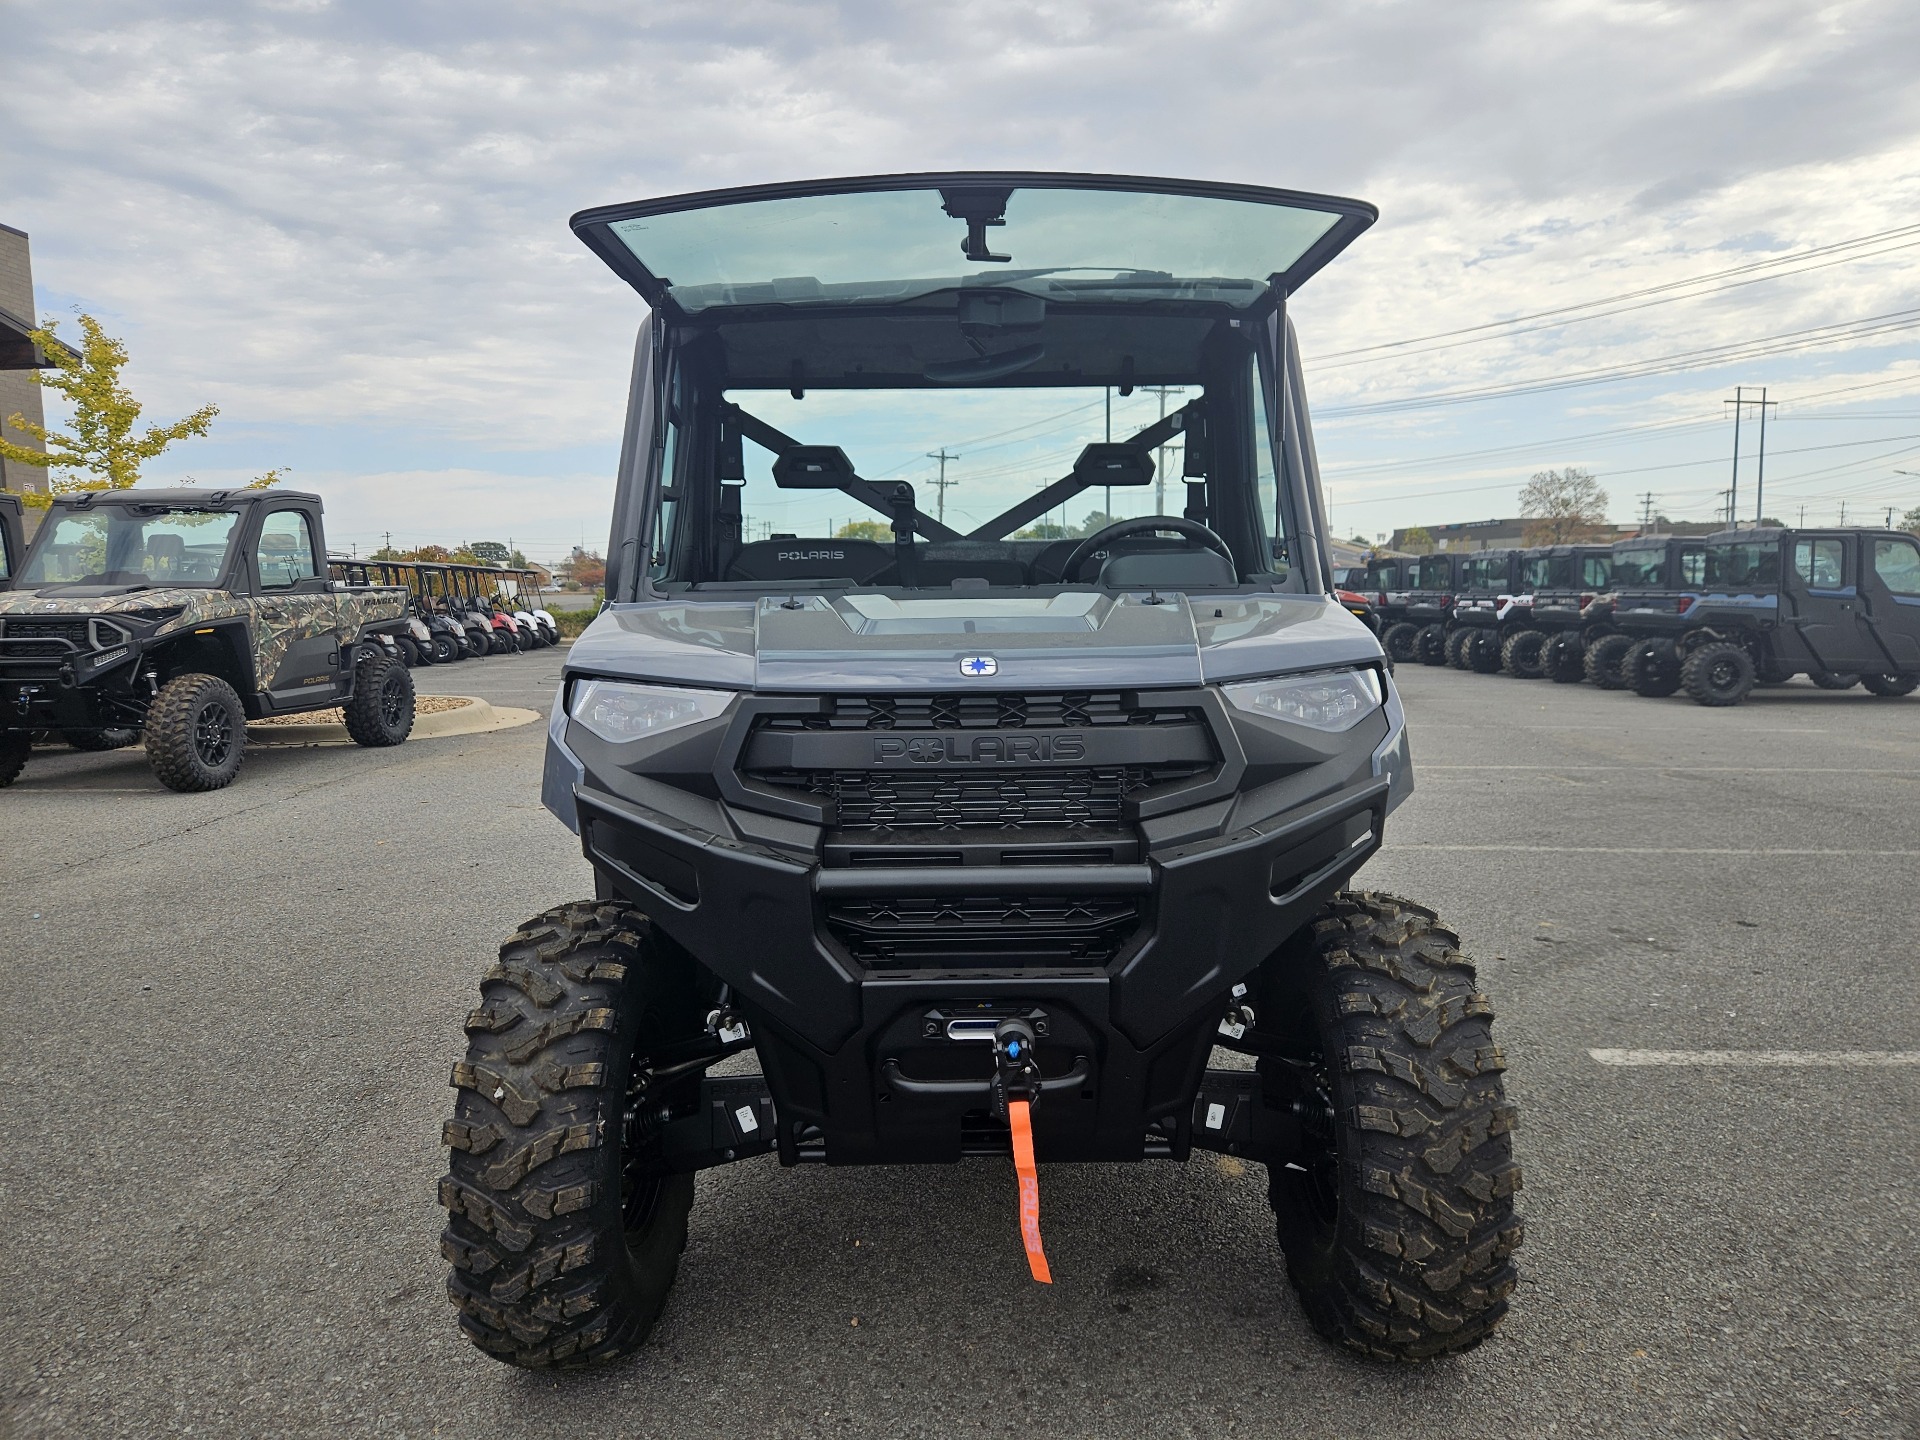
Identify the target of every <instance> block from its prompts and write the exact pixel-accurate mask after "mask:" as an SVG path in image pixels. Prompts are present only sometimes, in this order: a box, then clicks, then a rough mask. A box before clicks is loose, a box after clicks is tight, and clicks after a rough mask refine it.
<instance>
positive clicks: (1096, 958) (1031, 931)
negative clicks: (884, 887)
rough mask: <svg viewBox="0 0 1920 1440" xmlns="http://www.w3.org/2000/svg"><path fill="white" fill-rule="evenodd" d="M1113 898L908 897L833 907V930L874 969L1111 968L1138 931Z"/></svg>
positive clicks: (1134, 912)
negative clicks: (979, 967) (982, 966)
mask: <svg viewBox="0 0 1920 1440" xmlns="http://www.w3.org/2000/svg"><path fill="white" fill-rule="evenodd" d="M1140 918H1141V917H1140V907H1139V904H1138V903H1137V902H1136V901H1133V900H1130V899H1127V898H1125V897H1122V896H1114V895H1013V896H999V895H952V896H903V897H892V896H889V897H886V898H875V899H860V900H835V901H830V902H828V904H827V907H826V922H827V928H828V930H829V931H831V932H832V933H833V935H834V936H835V937H836V938H837V939H838V940H839V941H840V942H841V943H842V944H843V945H845V946H846V947H847V950H848V952H849V953H850V954H851V955H852V956H853V958H854V959H855V960H858V961H859V962H860V963H861V964H863V965H868V966H872V967H876V968H883V969H884V968H894V969H915V968H927V967H945V966H956V965H969V966H971V965H987V966H1054V967H1093V966H1101V965H1105V964H1107V963H1108V962H1109V961H1110V960H1112V959H1113V957H1114V956H1115V955H1116V954H1117V953H1119V950H1120V947H1121V946H1122V945H1124V944H1125V943H1126V942H1127V940H1128V939H1129V938H1130V937H1131V936H1132V935H1133V933H1134V932H1135V931H1136V930H1137V929H1138V928H1139V925H1140Z"/></svg>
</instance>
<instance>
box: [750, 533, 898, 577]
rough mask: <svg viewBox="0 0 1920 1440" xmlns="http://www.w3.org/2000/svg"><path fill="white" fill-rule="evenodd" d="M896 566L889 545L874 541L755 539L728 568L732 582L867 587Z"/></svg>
mask: <svg viewBox="0 0 1920 1440" xmlns="http://www.w3.org/2000/svg"><path fill="white" fill-rule="evenodd" d="M891 564H893V551H892V549H891V548H890V547H889V546H885V545H876V544H874V542H873V541H871V540H756V541H754V542H753V543H752V544H751V545H742V546H741V547H740V550H739V553H738V554H736V555H735V556H734V557H733V563H732V564H731V565H729V566H728V567H727V576H726V578H727V579H729V580H766V581H772V582H775V583H778V582H779V581H782V580H838V579H842V578H844V579H848V580H851V581H853V582H854V583H855V584H859V585H864V584H867V583H868V582H870V581H871V580H872V579H873V578H874V577H875V576H876V575H878V574H880V573H881V572H882V571H883V570H885V569H886V568H887V567H888V566H889V565H891Z"/></svg>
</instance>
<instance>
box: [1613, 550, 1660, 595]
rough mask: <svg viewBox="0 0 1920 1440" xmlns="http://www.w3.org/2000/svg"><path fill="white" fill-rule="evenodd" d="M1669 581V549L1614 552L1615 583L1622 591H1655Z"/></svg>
mask: <svg viewBox="0 0 1920 1440" xmlns="http://www.w3.org/2000/svg"><path fill="white" fill-rule="evenodd" d="M1666 581H1667V547H1666V546H1664V545H1657V546H1654V547H1652V548H1650V549H1644V550H1616V551H1614V552H1613V583H1614V584H1615V585H1616V586H1618V587H1619V588H1620V589H1622V590H1655V589H1658V588H1659V587H1660V586H1662V585H1664V584H1666Z"/></svg>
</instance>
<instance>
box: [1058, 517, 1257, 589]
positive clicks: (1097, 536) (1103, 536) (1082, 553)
mask: <svg viewBox="0 0 1920 1440" xmlns="http://www.w3.org/2000/svg"><path fill="white" fill-rule="evenodd" d="M1153 530H1171V531H1173V532H1174V533H1175V534H1177V535H1184V536H1186V537H1187V539H1189V540H1197V541H1198V542H1199V543H1200V544H1202V545H1204V546H1205V547H1206V548H1207V549H1209V550H1213V551H1217V552H1218V553H1219V554H1220V555H1222V556H1224V557H1225V559H1226V561H1227V563H1228V564H1229V565H1231V564H1233V551H1231V550H1229V549H1228V548H1227V542H1226V541H1224V540H1222V539H1221V538H1220V537H1219V536H1218V535H1216V534H1214V533H1213V531H1211V530H1209V529H1208V528H1207V527H1206V526H1204V525H1202V524H1201V523H1200V522H1199V521H1198V520H1188V519H1187V518H1185V517H1184V516H1180V515H1140V516H1136V517H1135V518H1134V519H1132V520H1120V521H1116V522H1115V523H1114V524H1112V525H1109V526H1107V527H1106V528H1105V529H1102V530H1096V531H1094V533H1093V534H1091V535H1089V536H1088V537H1087V538H1086V539H1084V540H1082V541H1081V542H1080V543H1079V544H1078V545H1076V546H1074V547H1073V553H1072V554H1071V555H1069V556H1067V561H1066V564H1064V565H1062V566H1061V567H1060V583H1061V584H1063V585H1071V584H1072V583H1073V577H1074V576H1076V575H1078V574H1079V573H1080V567H1081V565H1082V564H1084V563H1085V562H1086V559H1087V557H1088V556H1089V555H1092V554H1093V553H1094V551H1096V550H1098V549H1099V548H1100V547H1101V546H1103V545H1108V544H1111V543H1112V542H1113V541H1115V540H1118V539H1119V538H1120V537H1121V536H1123V535H1139V534H1144V533H1146V532H1148V531H1153Z"/></svg>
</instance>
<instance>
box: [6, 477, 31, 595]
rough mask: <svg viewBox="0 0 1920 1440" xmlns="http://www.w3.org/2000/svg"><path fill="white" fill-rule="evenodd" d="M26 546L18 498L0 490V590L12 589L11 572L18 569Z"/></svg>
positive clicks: (25, 551)
mask: <svg viewBox="0 0 1920 1440" xmlns="http://www.w3.org/2000/svg"><path fill="white" fill-rule="evenodd" d="M26 553H27V544H26V540H25V538H24V536H23V532H22V529H21V517H20V497H19V496H18V495H14V494H10V493H9V492H7V491H5V490H0V590H11V589H12V588H13V572H14V571H16V570H18V569H19V568H20V561H21V558H22V557H23V556H24V555H25V554H26Z"/></svg>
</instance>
